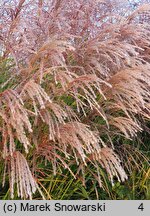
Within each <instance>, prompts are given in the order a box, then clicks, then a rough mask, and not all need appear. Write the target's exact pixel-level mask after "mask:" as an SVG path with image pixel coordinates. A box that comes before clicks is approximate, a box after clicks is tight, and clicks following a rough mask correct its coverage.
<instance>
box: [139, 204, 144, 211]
mask: <svg viewBox="0 0 150 216" xmlns="http://www.w3.org/2000/svg"><path fill="white" fill-rule="evenodd" d="M138 209H139V210H141V211H143V210H144V206H143V203H141V204H140V205H139V207H138Z"/></svg>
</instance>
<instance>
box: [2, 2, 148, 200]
mask: <svg viewBox="0 0 150 216" xmlns="http://www.w3.org/2000/svg"><path fill="white" fill-rule="evenodd" d="M149 22H150V5H149V4H146V3H145V4H144V5H139V6H138V7H137V8H134V10H133V8H131V7H130V5H128V1H115V0H87V1H85V0H78V1H76V0H70V1H68V0H59V1H58V0H54V1H47V0H36V1H30V0H29V1H26V0H18V1H15V0H12V1H2V2H1V3H0V136H1V145H0V148H1V153H0V160H1V163H2V164H4V171H3V186H4V185H5V181H6V179H7V176H9V183H10V193H11V198H12V199H13V198H14V191H15V188H16V190H17V195H18V196H19V197H21V198H25V199H28V198H30V199H32V195H33V194H34V193H35V192H36V190H39V192H40V194H41V195H42V188H40V186H39V185H38V179H37V177H36V172H37V170H38V163H39V160H45V163H46V162H50V164H51V165H50V169H51V167H52V168H53V173H54V174H56V173H57V169H58V167H59V168H61V167H62V168H66V169H68V170H69V171H70V173H71V174H72V175H73V177H74V178H78V177H79V176H80V175H82V174H84V171H85V170H86V168H87V167H88V166H89V165H92V166H93V167H95V172H94V173H93V175H94V176H95V178H96V179H97V181H98V182H99V185H100V186H101V187H103V181H102V178H101V173H100V170H99V167H101V168H103V169H104V170H105V171H106V173H107V175H108V178H109V179H110V181H111V183H112V185H113V184H114V181H116V180H118V181H121V182H123V181H125V180H126V179H127V176H128V173H127V172H128V171H127V169H126V170H124V164H123V163H122V162H121V160H120V158H119V155H118V154H117V152H118V151H117V148H118V144H117V145H116V142H115V139H114V137H122V139H129V140H132V139H133V138H134V137H136V136H137V135H138V133H139V132H141V131H142V130H143V128H144V124H145V122H146V121H147V120H149V118H150V27H149ZM120 140H121V139H120ZM122 144H123V143H121V141H120V143H119V145H120V146H121V145H122ZM73 164H76V165H77V167H78V169H77V172H75V171H74V170H73V169H72V165H73ZM43 198H44V197H43Z"/></svg>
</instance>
